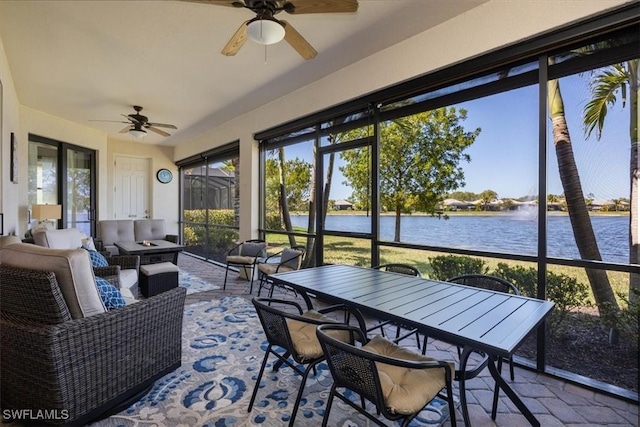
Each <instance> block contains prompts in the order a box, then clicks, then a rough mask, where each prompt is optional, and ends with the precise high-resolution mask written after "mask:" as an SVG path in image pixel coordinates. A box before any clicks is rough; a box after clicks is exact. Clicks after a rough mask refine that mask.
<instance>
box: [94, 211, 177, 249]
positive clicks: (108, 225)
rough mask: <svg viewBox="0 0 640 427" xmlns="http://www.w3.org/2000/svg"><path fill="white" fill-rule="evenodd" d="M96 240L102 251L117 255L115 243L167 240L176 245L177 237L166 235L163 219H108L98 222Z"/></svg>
mask: <svg viewBox="0 0 640 427" xmlns="http://www.w3.org/2000/svg"><path fill="white" fill-rule="evenodd" d="M98 238H99V240H100V243H101V244H102V245H103V247H104V249H105V250H106V251H108V252H109V253H111V254H114V255H117V254H118V248H117V247H116V246H115V243H116V242H141V241H143V240H168V241H170V242H173V243H178V236H177V235H175V234H167V231H166V226H165V221H164V219H136V220H131V219H109V220H103V221H99V222H98Z"/></svg>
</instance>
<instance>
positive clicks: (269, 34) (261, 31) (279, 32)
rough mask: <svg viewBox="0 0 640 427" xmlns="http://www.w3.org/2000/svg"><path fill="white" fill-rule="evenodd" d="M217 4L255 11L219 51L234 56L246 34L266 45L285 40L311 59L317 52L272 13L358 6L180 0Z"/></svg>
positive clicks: (325, 1)
mask: <svg viewBox="0 0 640 427" xmlns="http://www.w3.org/2000/svg"><path fill="white" fill-rule="evenodd" d="M182 1H188V2H193V3H206V4H211V5H217V6H231V7H237V8H246V9H250V10H251V11H253V12H255V14H256V16H255V17H254V18H253V19H250V20H248V21H245V22H243V23H242V25H240V28H238V30H237V31H236V32H235V34H234V35H233V36H231V39H230V40H229V41H228V42H227V44H226V45H225V46H224V48H223V49H222V54H223V55H226V56H233V55H235V54H236V53H238V51H239V50H240V48H242V46H243V45H244V44H245V42H246V41H247V39H248V38H250V39H252V40H254V41H255V42H257V43H260V44H264V45H268V44H274V43H277V42H279V41H280V40H282V39H283V38H284V40H285V41H286V42H287V43H289V45H291V47H293V48H294V49H295V50H296V52H298V53H299V54H300V56H302V57H303V58H304V59H313V58H315V57H316V56H317V55H318V52H317V51H316V50H315V49H314V48H313V46H311V44H309V42H308V41H306V40H305V38H304V37H302V35H301V34H300V33H299V32H298V31H296V29H295V28H293V26H292V25H291V24H290V23H288V22H287V21H284V20H279V19H276V18H275V17H274V15H276V14H278V13H280V12H282V11H285V12H287V13H289V14H292V15H301V14H304V13H345V12H355V11H357V10H358V0H244V1H232V0H182Z"/></svg>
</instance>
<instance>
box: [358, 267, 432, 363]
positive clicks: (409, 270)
mask: <svg viewBox="0 0 640 427" xmlns="http://www.w3.org/2000/svg"><path fill="white" fill-rule="evenodd" d="M371 268H374V269H376V270H382V271H390V272H393V273H400V274H406V275H409V276H415V277H422V276H421V275H420V271H418V269H417V268H415V267H414V266H412V265H408V264H402V263H390V264H381V265H378V266H375V267H371ZM389 324H393V322H392V321H390V320H383V321H380V322H379V323H378V324H376V325H374V326H372V327H370V328H369V329H367V333H370V332H373V331H375V330H376V329H380V333H381V334H382V336H383V337H384V336H385V332H384V327H385V326H387V325H389ZM395 326H396V338H395V339H394V341H395V342H396V343H398V342H400V341H402V340H404V339H405V338H409V337H410V336H412V335H415V336H416V345H417V346H418V349H420V336H419V334H418V330H417V329H413V328H407V329H408V331H407V332H405V333H404V334H402V335H400V334H401V333H402V329H403V326H402V325H399V324H396V325H395ZM423 354H424V353H423Z"/></svg>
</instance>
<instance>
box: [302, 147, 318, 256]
mask: <svg viewBox="0 0 640 427" xmlns="http://www.w3.org/2000/svg"><path fill="white" fill-rule="evenodd" d="M316 154H317V153H316V149H315V148H314V149H313V159H312V166H311V183H310V187H311V188H310V189H309V216H308V221H307V233H308V234H314V232H315V227H314V225H315V223H316V168H317V161H316ZM315 249H316V239H314V238H313V237H308V238H307V251H306V252H307V254H306V260H304V266H305V267H315V265H316V256H315Z"/></svg>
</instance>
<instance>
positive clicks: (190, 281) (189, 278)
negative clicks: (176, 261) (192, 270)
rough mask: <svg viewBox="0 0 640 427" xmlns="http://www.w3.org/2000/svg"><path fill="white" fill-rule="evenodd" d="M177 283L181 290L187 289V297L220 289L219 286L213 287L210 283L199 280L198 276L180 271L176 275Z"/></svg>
mask: <svg viewBox="0 0 640 427" xmlns="http://www.w3.org/2000/svg"><path fill="white" fill-rule="evenodd" d="M178 283H179V284H180V286H182V287H183V288H187V295H191V294H195V293H197V292H204V291H212V290H215V289H220V286H218V285H214V284H213V283H211V282H208V281H206V280H204V279H201V278H199V277H198V276H193V275H191V274H189V273H186V272H184V271H182V270H180V272H179V273H178Z"/></svg>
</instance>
